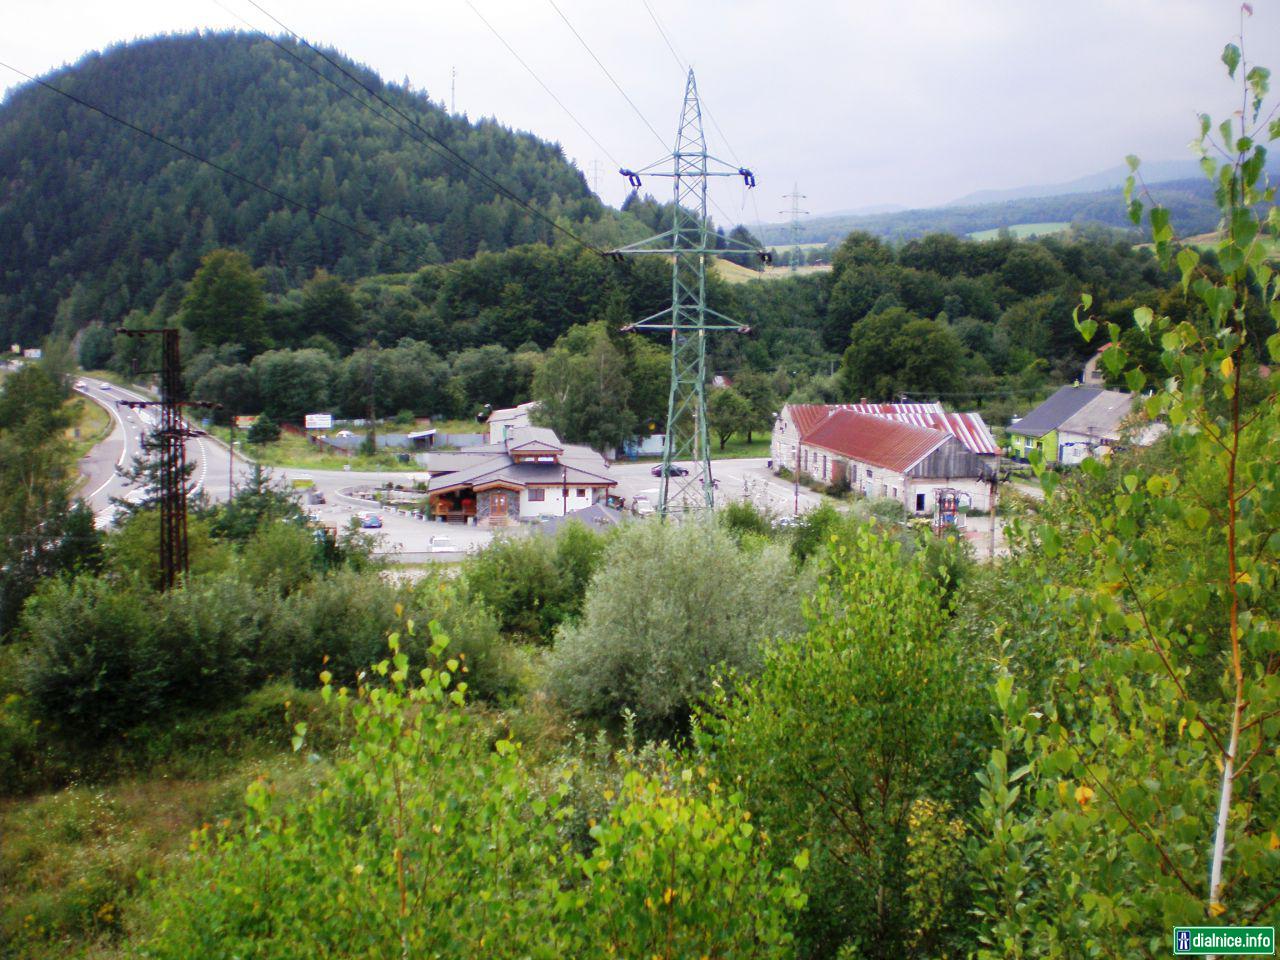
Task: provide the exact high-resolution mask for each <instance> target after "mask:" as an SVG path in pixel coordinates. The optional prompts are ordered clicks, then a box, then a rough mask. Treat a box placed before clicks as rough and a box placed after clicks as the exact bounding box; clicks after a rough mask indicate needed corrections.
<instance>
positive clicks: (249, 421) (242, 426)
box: [236, 417, 258, 430]
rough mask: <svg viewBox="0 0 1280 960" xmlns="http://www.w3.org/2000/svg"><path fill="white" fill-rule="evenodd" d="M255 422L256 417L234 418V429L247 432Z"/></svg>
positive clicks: (256, 420)
mask: <svg viewBox="0 0 1280 960" xmlns="http://www.w3.org/2000/svg"><path fill="white" fill-rule="evenodd" d="M257 422H258V418H257V417H236V429H237V430H248V429H249V428H250V427H252V426H253V425H254V424H255V423H257Z"/></svg>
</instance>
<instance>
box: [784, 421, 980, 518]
mask: <svg viewBox="0 0 1280 960" xmlns="http://www.w3.org/2000/svg"><path fill="white" fill-rule="evenodd" d="M857 407H861V408H862V411H866V412H862V411H860V410H859V409H857ZM908 407H916V408H920V409H916V410H910V409H906V408H908ZM872 408H875V409H874V411H873V410H872ZM913 417H915V418H917V419H916V420H914V421H913V420H912V418H913ZM952 418H957V419H952ZM924 422H929V423H933V424H935V426H924V425H921V423H924ZM948 426H949V427H950V429H946V427H948ZM962 437H963V438H964V439H962ZM966 441H967V442H966ZM773 451H774V466H775V468H781V467H786V468H787V469H789V470H791V471H793V472H799V473H800V474H801V475H804V476H808V477H811V478H812V479H814V480H817V481H820V482H822V483H827V484H831V485H841V484H844V483H847V484H848V485H849V487H850V489H852V490H856V491H858V492H859V493H861V494H862V495H863V496H867V497H885V498H888V499H891V500H896V501H898V502H899V503H901V504H902V505H903V507H904V509H906V510H907V511H908V512H909V513H917V514H927V513H932V512H933V510H934V506H935V504H936V502H937V499H938V495H939V493H940V492H941V491H943V490H958V491H959V495H960V497H961V498H962V500H963V501H964V502H965V503H966V504H967V505H968V506H969V507H970V508H972V509H975V510H986V509H987V508H988V506H989V494H988V491H987V486H986V484H985V483H984V482H982V481H981V478H982V477H983V476H984V474H985V472H987V471H988V470H989V469H990V462H991V460H992V459H993V457H994V456H995V454H996V446H995V440H994V438H993V437H991V434H990V431H988V430H987V429H986V425H985V424H983V423H982V419H981V417H978V416H977V415H976V414H947V413H945V412H943V411H942V410H941V408H940V407H938V406H937V405H935V404H869V405H853V404H846V405H838V406H828V405H819V404H789V405H788V406H787V407H785V408H784V409H783V412H782V414H781V415H780V416H779V417H778V420H777V422H776V423H775V425H774V435H773Z"/></svg>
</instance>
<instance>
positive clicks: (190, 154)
mask: <svg viewBox="0 0 1280 960" xmlns="http://www.w3.org/2000/svg"><path fill="white" fill-rule="evenodd" d="M0 67H4V68H5V69H6V70H12V71H13V72H14V73H16V74H17V75H18V76H20V77H24V78H26V79H27V80H30V81H31V82H32V83H38V84H39V85H40V86H42V87H44V88H45V89H46V90H52V91H53V92H54V93H56V94H58V96H60V97H65V98H66V99H68V100H70V101H72V102H73V103H77V104H79V105H80V106H82V107H86V108H88V109H89V110H92V111H94V112H95V113H99V114H101V115H102V116H104V117H106V118H107V119H108V120H111V121H113V122H114V123H118V124H120V125H121V126H123V127H127V128H128V129H130V130H132V131H134V132H135V133H140V134H142V135H143V136H144V137H147V138H149V139H151V140H154V141H156V143H159V144H163V145H164V146H166V147H168V148H169V149H171V150H176V151H177V152H178V153H181V154H182V155H183V156H185V157H188V158H190V159H192V160H195V161H197V162H199V163H203V164H204V165H205V166H208V167H212V168H213V169H214V170H217V171H218V172H219V173H223V174H225V175H226V176H228V177H231V178H233V179H235V180H238V181H240V182H241V183H243V184H245V185H246V186H249V187H253V188H254V189H255V190H261V191H262V192H263V193H266V194H269V195H270V196H273V197H275V198H276V199H277V200H282V201H284V202H285V203H287V204H289V205H290V206H293V207H297V208H298V209H299V210H302V211H305V212H306V213H309V214H311V215H312V216H313V217H318V218H319V219H321V220H325V221H327V222H329V223H332V224H334V225H335V226H339V227H342V228H343V229H344V230H350V231H351V232H352V233H354V234H356V235H357V236H360V237H363V238H364V239H365V240H368V241H369V242H370V243H377V244H381V245H382V246H384V247H387V248H388V249H390V250H395V251H396V252H398V253H404V254H407V255H408V256H411V257H413V258H414V259H416V260H417V262H419V263H421V264H422V265H423V266H445V267H446V268H447V265H442V264H433V263H430V262H428V261H427V260H425V259H423V257H422V255H421V254H418V253H414V252H413V251H412V250H408V249H406V248H404V247H401V246H399V245H397V244H394V243H392V242H391V241H389V240H384V239H383V238H382V237H379V236H375V235H374V234H372V233H369V232H368V231H366V230H362V229H360V228H359V227H357V226H356V225H355V224H351V223H347V222H346V221H345V220H339V219H338V218H337V217H333V216H330V215H329V214H327V213H324V212H323V211H321V210H318V209H316V208H315V207H312V206H310V205H309V204H306V203H303V202H302V201H301V200H295V199H293V197H290V196H287V195H285V194H283V193H281V192H280V191H278V190H273V189H272V188H271V187H268V186H265V185H264V184H261V183H258V182H257V181H256V180H251V179H249V178H248V177H246V176H244V175H243V174H239V173H236V172H235V171H234V170H231V169H229V168H228V167H224V166H223V165H222V164H220V163H217V162H216V161H214V160H210V159H209V158H208V157H202V156H200V154H198V153H196V152H195V151H193V150H188V149H187V148H186V147H184V146H181V145H180V144H177V143H174V142H173V141H172V140H168V139H166V138H164V137H162V136H160V135H159V134H155V133H152V132H151V131H150V130H145V129H143V128H142V127H140V126H138V125H137V124H135V123H131V122H129V121H128V120H125V119H124V118H123V117H119V116H116V115H115V114H114V113H111V112H110V111H109V110H104V109H103V108H102V107H99V106H98V105H97V104H93V103H90V102H89V101H88V100H83V99H81V98H80V97H77V96H76V95H75V94H74V93H67V91H65V90H62V89H60V88H58V87H55V86H54V85H53V84H51V83H49V82H48V81H45V80H41V79H40V78H39V77H33V76H31V74H29V73H24V72H23V71H21V70H19V69H18V68H17V67H14V66H10V65H9V64H7V63H5V62H3V61H0Z"/></svg>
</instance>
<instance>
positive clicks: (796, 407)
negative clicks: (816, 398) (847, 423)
mask: <svg viewBox="0 0 1280 960" xmlns="http://www.w3.org/2000/svg"><path fill="white" fill-rule="evenodd" d="M833 409H835V408H834V407H830V406H827V405H826V404H822V403H789V404H787V407H786V410H787V413H788V414H789V415H790V417H791V422H792V423H794V424H795V425H796V430H798V431H799V432H800V439H801V440H804V439H806V438H807V437H808V436H809V434H810V432H812V431H813V429H814V428H815V427H817V426H818V424H820V423H822V421H823V420H825V419H827V416H828V414H830V413H831V411H832V410H833Z"/></svg>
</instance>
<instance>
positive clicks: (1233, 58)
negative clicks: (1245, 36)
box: [1222, 43, 1240, 78]
mask: <svg viewBox="0 0 1280 960" xmlns="http://www.w3.org/2000/svg"><path fill="white" fill-rule="evenodd" d="M1222 62H1223V63H1225V64H1226V65H1227V76H1229V77H1232V78H1234V77H1235V75H1236V67H1238V66H1240V48H1239V47H1237V46H1236V45H1235V44H1234V43H1228V44H1227V45H1226V46H1225V47H1223V48H1222Z"/></svg>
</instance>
